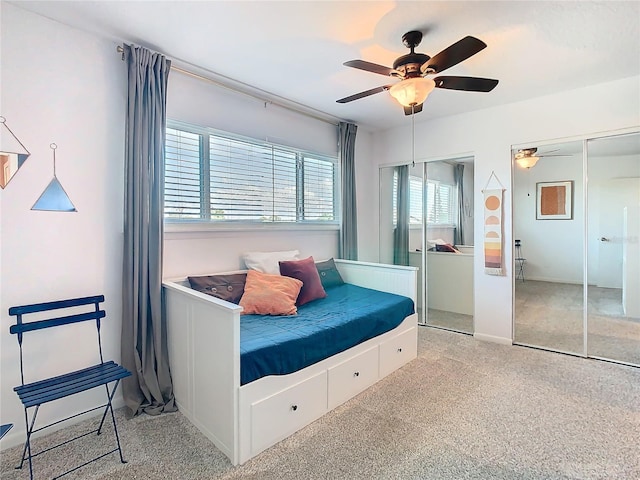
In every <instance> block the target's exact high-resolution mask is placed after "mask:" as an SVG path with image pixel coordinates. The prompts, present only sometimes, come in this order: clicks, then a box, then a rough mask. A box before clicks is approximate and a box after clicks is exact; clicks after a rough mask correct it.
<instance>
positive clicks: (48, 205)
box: [31, 143, 77, 212]
mask: <svg viewBox="0 0 640 480" xmlns="http://www.w3.org/2000/svg"><path fill="white" fill-rule="evenodd" d="M50 147H51V150H53V179H52V180H51V182H49V185H47V188H45V189H44V192H42V195H40V198H38V200H37V201H36V203H34V204H33V207H31V210H46V211H49V212H52V211H53V212H77V210H76V207H74V206H73V203H71V200H70V199H69V195H67V192H65V191H64V188H62V185H61V184H60V181H59V180H58V177H56V148H58V146H57V145H56V144H55V143H52V144H51V145H50Z"/></svg>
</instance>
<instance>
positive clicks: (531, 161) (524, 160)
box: [516, 157, 540, 168]
mask: <svg viewBox="0 0 640 480" xmlns="http://www.w3.org/2000/svg"><path fill="white" fill-rule="evenodd" d="M538 160H540V157H521V158H516V163H517V164H518V165H519V166H520V167H522V168H531V167H533V166H535V164H536V163H538Z"/></svg>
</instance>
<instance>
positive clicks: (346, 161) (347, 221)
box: [338, 122, 358, 260]
mask: <svg viewBox="0 0 640 480" xmlns="http://www.w3.org/2000/svg"><path fill="white" fill-rule="evenodd" d="M357 130H358V127H357V125H354V124H353V123H346V122H340V123H339V124H338V147H339V161H340V172H341V178H342V225H341V228H340V244H339V257H340V258H344V259H346V260H357V259H358V218H357V210H356V165H355V164H356V156H355V149H356V131H357Z"/></svg>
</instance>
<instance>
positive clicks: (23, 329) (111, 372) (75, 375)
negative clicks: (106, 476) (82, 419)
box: [9, 295, 131, 479]
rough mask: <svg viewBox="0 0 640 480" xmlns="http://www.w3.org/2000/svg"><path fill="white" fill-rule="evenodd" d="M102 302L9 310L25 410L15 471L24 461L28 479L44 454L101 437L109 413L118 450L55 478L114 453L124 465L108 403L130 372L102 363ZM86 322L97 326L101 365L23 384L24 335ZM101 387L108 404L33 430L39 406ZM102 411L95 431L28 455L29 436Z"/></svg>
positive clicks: (90, 300)
mask: <svg viewBox="0 0 640 480" xmlns="http://www.w3.org/2000/svg"><path fill="white" fill-rule="evenodd" d="M101 302H104V295H98V296H93V297H83V298H74V299H70V300H60V301H55V302H46V303H37V304H33V305H23V306H18V307H11V308H10V309H9V315H15V316H16V324H15V325H12V326H11V327H10V329H9V331H10V332H11V333H12V334H15V335H17V336H18V345H19V346H20V379H21V385H20V386H18V387H15V388H14V390H15V392H16V393H17V394H18V397H19V398H20V401H21V402H22V405H23V406H24V420H25V427H26V436H27V438H26V441H25V444H24V449H23V451H22V459H21V461H20V465H18V466H17V467H16V468H18V469H21V468H22V467H23V465H24V461H25V460H28V461H29V476H30V478H31V479H33V462H32V460H33V458H34V457H36V456H38V455H40V454H42V453H44V452H47V451H49V450H52V449H54V448H57V447H59V446H62V445H66V444H68V443H70V442H72V441H74V440H77V439H79V438H81V437H84V436H86V435H89V434H91V433H97V434H98V435H100V433H101V431H102V427H103V425H104V421H105V418H106V416H107V413H111V419H112V421H113V430H114V433H115V438H116V443H117V448H114V449H113V450H110V451H108V452H106V453H104V454H101V455H99V456H97V457H96V458H94V459H92V460H89V461H88V462H85V463H83V464H82V465H78V466H77V467H74V468H72V469H71V470H68V471H66V472H64V473H62V474H61V475H59V476H58V477H55V478H60V477H61V476H63V475H66V474H68V473H70V472H73V471H75V470H77V469H79V468H81V467H84V466H85V465H88V464H89V463H92V462H94V461H96V460H98V459H100V458H102V457H105V456H107V455H109V454H111V453H115V452H118V453H119V454H120V461H121V462H122V463H126V461H125V459H124V457H123V455H122V448H121V447H120V437H119V436H118V428H117V425H116V418H115V415H114V413H113V406H112V404H111V401H112V400H113V396H114V395H115V392H116V389H117V388H118V384H119V383H120V380H122V379H123V378H125V377H128V376H130V375H131V372H129V371H128V370H127V369H125V368H124V367H122V366H120V365H118V364H117V363H115V362H113V361H109V362H105V361H104V359H103V356H102V341H101V339H100V319H102V318H104V317H105V316H106V313H105V311H104V310H101V309H100V303H101ZM88 305H93V306H94V308H93V310H91V311H88V312H84V313H76V314H73V315H68V316H63V317H53V318H48V319H44V320H36V321H31V322H25V321H24V319H23V316H24V315H27V314H32V313H39V312H47V311H50V310H57V309H62V308H71V307H82V306H88ZM88 320H95V322H96V328H97V330H98V350H99V352H100V363H99V364H97V365H93V366H91V367H87V368H84V369H82V370H77V371H74V372H70V373H66V374H64V375H59V376H56V377H52V378H47V379H43V380H39V381H37V382H33V383H26V384H25V383H24V360H23V351H22V342H23V336H24V334H25V333H27V332H31V331H35V330H42V329H46V328H52V327H59V326H62V325H69V324H73V323H78V322H85V321H88ZM113 382H115V384H114V385H113V388H112V389H110V388H109V384H111V383H113ZM101 386H104V388H105V390H106V398H107V400H106V403H105V404H103V405H99V406H97V407H93V408H89V409H87V410H85V411H82V412H80V413H77V414H74V415H70V416H69V417H66V418H64V419H62V420H58V421H56V422H53V423H50V424H48V425H44V426H42V427H39V428H37V429H36V428H35V423H36V417H37V415H38V410H39V409H40V406H41V405H43V404H45V403H48V402H51V401H53V400H58V399H61V398H64V397H67V396H70V395H74V394H76V393H80V392H84V391H86V390H89V389H92V388H96V387H101ZM34 407H35V410H33V415H32V416H31V419H30V418H29V409H31V408H34ZM101 408H104V413H103V414H102V420H101V421H100V426H99V427H98V429H97V430H94V431H91V432H87V433H83V434H82V435H78V436H77V437H74V438H72V439H71V440H67V441H65V442H62V443H60V444H58V445H55V446H53V447H50V448H47V449H46V450H42V451H40V452H37V453H32V452H31V436H32V435H33V434H34V433H35V432H38V431H41V430H43V429H45V428H47V427H50V426H52V425H56V424H59V423H60V422H63V421H65V420H68V419H70V418H74V417H77V416H80V415H82V414H85V413H88V412H91V411H94V410H98V409H101Z"/></svg>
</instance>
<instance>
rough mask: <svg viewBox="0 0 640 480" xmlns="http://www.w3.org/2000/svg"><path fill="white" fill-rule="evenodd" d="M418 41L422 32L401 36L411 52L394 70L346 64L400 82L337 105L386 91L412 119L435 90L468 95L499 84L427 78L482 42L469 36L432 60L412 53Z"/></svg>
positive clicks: (361, 62) (360, 63)
mask: <svg viewBox="0 0 640 480" xmlns="http://www.w3.org/2000/svg"><path fill="white" fill-rule="evenodd" d="M421 40H422V32H419V31H411V32H407V33H405V34H404V35H403V36H402V42H403V43H404V45H405V46H406V47H407V48H409V49H410V50H411V52H410V53H408V54H406V55H402V56H400V57H398V58H396V60H395V62H393V68H389V67H385V66H383V65H378V64H376V63H371V62H366V61H364V60H351V61H349V62H345V63H344V65H345V66H347V67H353V68H358V69H360V70H365V71H367V72H372V73H378V74H380V75H387V76H390V77H394V78H399V79H400V82H397V83H393V84H389V85H382V86H381V87H376V88H372V89H371V90H366V91H364V92H360V93H356V94H355V95H350V96H348V97H345V98H341V99H340V100H337V102H338V103H347V102H351V101H353V100H358V99H360V98H364V97H368V96H369V95H373V94H375V93H380V92H383V91H385V90H389V93H390V94H391V95H392V96H393V97H394V98H395V99H396V100H397V101H398V102H399V103H400V104H401V105H402V106H403V107H404V113H405V115H412V114H414V113H418V112H421V111H422V104H423V102H424V101H425V100H426V99H427V96H429V94H430V93H431V91H432V90H433V89H434V88H446V89H449V90H465V91H468V92H490V91H491V90H493V89H494V88H495V86H496V85H498V80H493V79H490V78H478V77H454V76H440V77H435V78H433V79H432V78H429V76H430V75H433V74H438V73H440V72H442V71H444V70H446V69H447V68H451V67H453V66H454V65H457V64H458V63H460V62H462V61H463V60H466V59H467V58H469V57H471V56H473V55H475V54H476V53H478V52H479V51H480V50H482V49H484V48H485V47H486V46H487V44H486V43H484V42H483V41H482V40H478V39H477V38H475V37H470V36H467V37H464V38H463V39H461V40H458V41H457V42H456V43H454V44H453V45H450V46H449V47H447V48H445V49H444V50H442V51H441V52H440V53H438V54H437V55H435V56H434V57H429V55H425V54H424V53H416V52H415V48H416V47H417V46H418V45H419V44H420V41H421Z"/></svg>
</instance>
